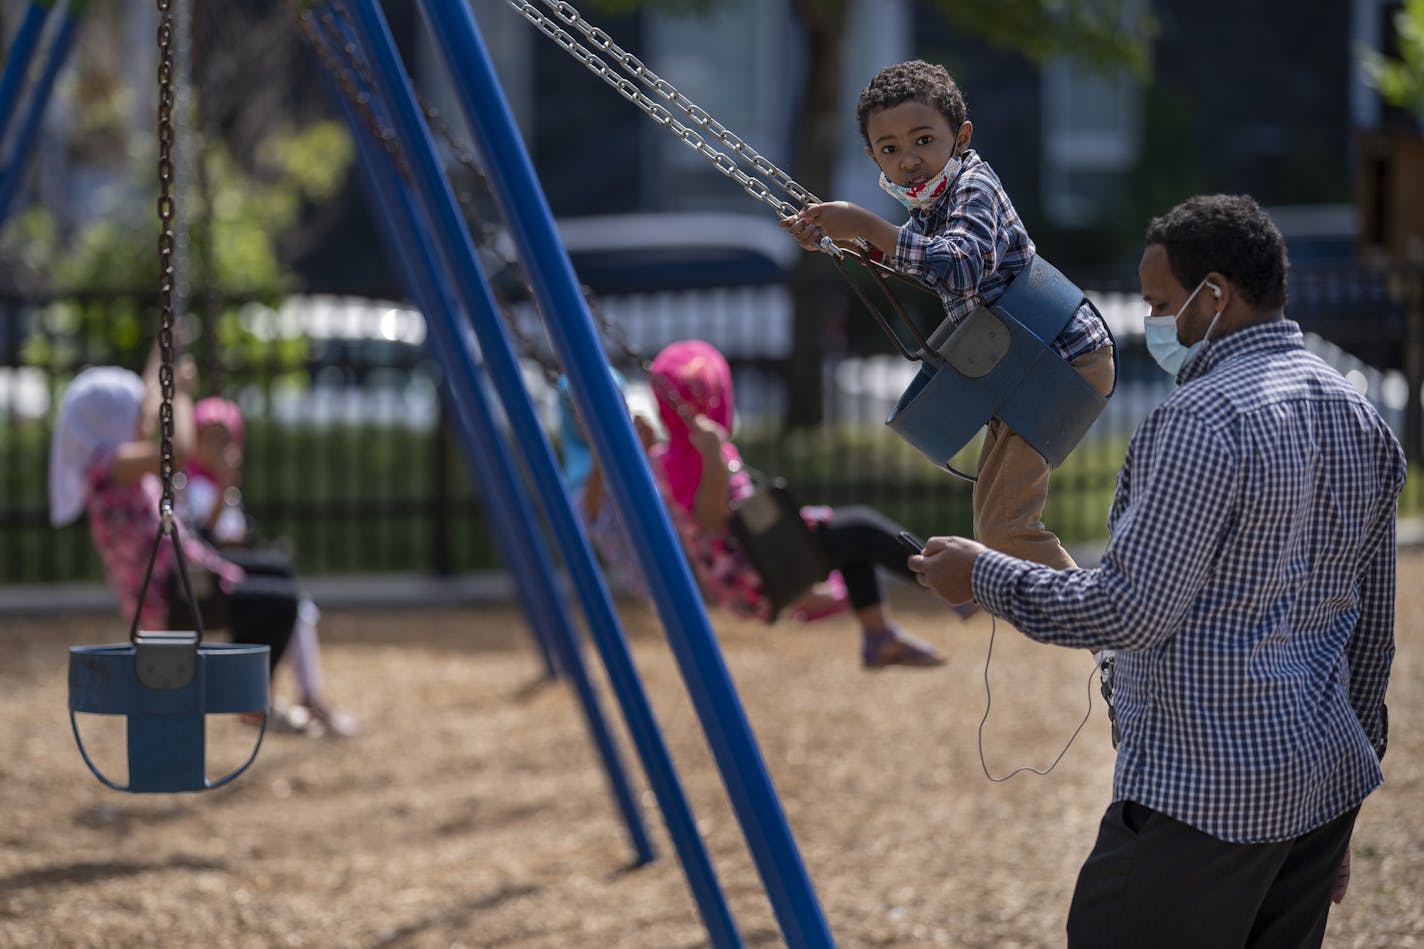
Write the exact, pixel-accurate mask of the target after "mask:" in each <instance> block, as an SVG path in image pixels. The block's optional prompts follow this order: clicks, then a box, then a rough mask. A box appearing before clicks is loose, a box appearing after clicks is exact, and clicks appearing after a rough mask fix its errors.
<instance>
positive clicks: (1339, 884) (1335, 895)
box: [1330, 847, 1350, 903]
mask: <svg viewBox="0 0 1424 949" xmlns="http://www.w3.org/2000/svg"><path fill="white" fill-rule="evenodd" d="M1349 886H1350V848H1349V847H1346V848H1345V859H1343V860H1341V861H1340V868H1339V869H1338V870H1336V871H1335V886H1334V888H1333V889H1331V891H1330V902H1332V903H1340V902H1343V901H1344V899H1345V890H1346V889H1348V888H1349Z"/></svg>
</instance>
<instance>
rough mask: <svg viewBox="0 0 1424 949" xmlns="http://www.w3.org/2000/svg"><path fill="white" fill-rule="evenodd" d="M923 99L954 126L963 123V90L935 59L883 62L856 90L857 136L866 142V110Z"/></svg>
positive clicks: (868, 111) (957, 126)
mask: <svg viewBox="0 0 1424 949" xmlns="http://www.w3.org/2000/svg"><path fill="white" fill-rule="evenodd" d="M911 101H914V102H923V103H924V104H925V105H927V106H929V107H930V108H932V109H935V110H937V111H938V112H939V113H940V114H941V115H943V116H944V117H945V119H946V120H947V121H948V122H949V124H950V127H951V128H954V129H958V128H959V126H961V125H962V124H964V119H965V116H966V113H967V109H966V108H965V105H964V93H963V92H960V91H959V85H958V83H956V82H955V81H954V77H952V76H950V74H949V70H947V69H945V68H944V67H943V66H940V65H938V64H937V63H927V62H925V61H924V60H923V59H912V60H909V61H907V62H903V63H895V64H894V65H893V66H886V67H885V68H884V69H882V70H880V71H879V72H878V73H876V74H875V75H874V77H872V78H871V80H870V85H868V86H866V87H865V88H864V89H863V90H861V93H860V99H859V100H858V101H857V102H856V104H855V117H856V119H857V120H858V121H859V122H860V136H861V138H864V139H865V143H866V144H867V145H869V144H870V136H869V135H868V134H867V132H866V130H865V127H866V123H867V122H868V121H869V120H870V113H872V112H875V111H877V110H879V109H888V108H890V107H891V106H897V105H899V104H900V103H902V102H911Z"/></svg>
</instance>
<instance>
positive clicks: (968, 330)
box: [885, 257, 1107, 474]
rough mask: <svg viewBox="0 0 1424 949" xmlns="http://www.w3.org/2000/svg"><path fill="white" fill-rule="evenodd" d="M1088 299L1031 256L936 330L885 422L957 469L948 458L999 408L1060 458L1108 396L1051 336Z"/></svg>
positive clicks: (1051, 456) (1050, 457) (1054, 459)
mask: <svg viewBox="0 0 1424 949" xmlns="http://www.w3.org/2000/svg"><path fill="white" fill-rule="evenodd" d="M1084 299H1085V297H1084V295H1083V291H1082V290H1080V289H1079V288H1078V287H1077V286H1076V285H1075V284H1073V283H1072V282H1071V281H1070V280H1068V278H1067V277H1065V276H1063V274H1062V273H1060V272H1059V271H1058V270H1057V268H1055V267H1053V265H1051V264H1049V263H1048V262H1047V261H1045V260H1043V259H1042V258H1039V257H1034V258H1032V259H1031V260H1030V261H1029V263H1028V265H1027V266H1026V267H1025V268H1024V269H1023V270H1022V271H1020V272H1019V274H1018V276H1016V277H1015V278H1014V280H1013V281H1012V282H1011V283H1010V284H1009V286H1008V287H1007V289H1005V291H1004V293H1003V295H1002V296H1000V297H999V299H997V300H996V301H994V303H993V304H991V305H989V306H981V307H979V308H978V309H976V310H975V311H974V312H972V313H970V314H969V316H968V317H967V318H965V320H964V321H963V322H962V323H960V325H959V326H957V327H955V328H954V330H953V331H952V332H951V331H949V330H948V329H947V323H946V324H941V326H940V328H939V329H938V330H936V332H935V333H934V334H932V335H931V336H930V338H929V340H928V342H929V344H930V347H931V349H932V350H933V351H932V352H930V353H926V354H923V364H922V365H921V367H920V371H919V373H917V374H916V376H915V378H914V379H913V380H912V381H911V382H910V385H909V386H908V387H906V389H905V391H904V392H903V393H901V395H900V399H899V401H898V402H896V404H895V408H894V409H893V410H892V411H891V413H890V417H889V418H888V419H886V422H885V424H887V425H889V426H890V427H891V428H892V429H894V430H895V432H896V433H897V434H899V435H900V436H901V437H902V438H904V439H905V440H906V441H908V442H909V443H910V444H912V445H914V446H915V447H916V448H918V449H919V450H920V451H921V452H923V453H924V454H925V456H926V457H928V458H929V459H930V460H931V461H933V462H934V463H935V464H936V465H938V466H939V467H941V468H945V469H947V470H949V471H951V472H954V469H953V468H950V466H949V461H950V459H951V458H953V457H954V456H955V455H956V454H957V453H958V452H959V451H960V450H961V449H963V448H964V446H965V445H967V444H969V442H970V440H971V439H973V438H974V436H975V435H976V434H978V432H979V430H980V429H981V428H983V427H984V424H985V423H986V422H987V421H988V420H989V419H990V418H992V417H997V418H999V419H1000V420H1002V421H1003V422H1004V424H1006V425H1008V426H1009V427H1010V428H1012V429H1013V430H1014V431H1015V432H1016V433H1017V434H1018V435H1020V436H1021V437H1022V438H1023V439H1024V441H1026V442H1028V443H1029V444H1030V445H1031V446H1033V448H1034V449H1035V450H1036V451H1037V452H1038V453H1039V454H1041V455H1042V456H1043V457H1044V458H1045V459H1046V460H1047V461H1048V463H1049V464H1050V465H1053V466H1054V467H1057V466H1058V465H1059V464H1061V463H1062V462H1063V460H1064V459H1065V458H1067V457H1068V454H1069V453H1070V452H1071V451H1072V450H1073V449H1074V448H1075V447H1076V446H1077V444H1078V442H1079V441H1080V440H1081V439H1082V438H1083V436H1084V435H1085V434H1087V432H1088V429H1089V428H1091V427H1092V425H1093V422H1094V421H1096V420H1097V417H1098V416H1099V415H1100V414H1102V411H1103V408H1104V407H1105V406H1106V405H1107V399H1106V398H1104V397H1103V396H1102V395H1101V394H1099V393H1098V391H1097V390H1096V389H1094V388H1093V386H1092V385H1091V384H1090V383H1089V382H1088V381H1087V380H1086V379H1084V378H1083V377H1082V375H1080V374H1079V373H1078V371H1077V370H1076V369H1074V368H1073V367H1072V366H1071V365H1069V364H1068V362H1067V361H1065V360H1064V359H1062V358H1061V357H1060V356H1059V355H1058V354H1057V353H1056V352H1054V351H1053V348H1052V346H1051V345H1050V344H1051V343H1052V342H1053V340H1054V339H1056V338H1057V336H1058V334H1059V333H1061V332H1062V331H1063V328H1064V327H1065V326H1066V325H1067V324H1068V321H1069V320H1070V319H1072V318H1073V314H1074V312H1075V311H1076V310H1077V309H1078V307H1079V305H1081V304H1082V303H1083V301H1084ZM954 473H956V474H958V472H954Z"/></svg>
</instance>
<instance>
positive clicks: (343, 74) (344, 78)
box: [288, 0, 411, 181]
mask: <svg viewBox="0 0 1424 949" xmlns="http://www.w3.org/2000/svg"><path fill="white" fill-rule="evenodd" d="M288 6H289V7H291V8H292V12H293V14H294V15H295V16H296V18H297V25H298V27H299V28H300V30H301V32H302V37H303V38H304V39H305V40H306V41H307V45H308V46H310V47H311V49H312V52H313V53H315V54H316V56H317V59H318V60H319V61H320V62H321V66H322V68H323V69H325V70H326V73H327V75H329V76H331V78H332V80H333V81H334V82H335V83H336V84H337V87H338V88H339V89H340V90H341V94H342V96H343V97H344V98H345V99H346V102H347V104H349V105H350V106H351V109H352V111H353V112H354V113H355V114H356V117H357V118H358V119H360V120H361V122H362V124H363V125H365V126H366V131H367V132H369V133H370V134H371V137H372V138H373V139H374V140H375V142H376V144H378V145H380V146H381V148H383V149H385V152H386V154H387V155H389V156H390V158H391V161H392V162H393V163H394V164H395V166H396V171H397V173H399V174H400V176H401V177H402V178H403V179H405V180H406V181H410V180H411V173H410V164H409V163H408V162H407V161H406V157H405V152H404V151H402V150H401V147H400V140H399V137H398V136H397V135H396V133H395V131H394V130H393V129H392V128H391V127H390V126H389V125H386V124H385V123H384V122H382V121H381V119H380V116H378V115H377V114H376V109H375V105H374V100H373V98H372V95H371V93H370V92H368V91H366V92H363V91H362V90H361V89H360V88H358V86H357V80H358V79H359V80H360V81H361V82H363V83H364V84H365V86H366V89H367V90H370V89H374V88H375V86H374V85H373V84H372V81H371V76H370V72H369V71H368V69H367V67H366V64H365V62H364V61H363V60H362V59H361V57H360V55H359V54H358V51H357V49H356V45H355V44H354V43H352V42H351V41H350V39H349V38H348V37H347V36H346V35H345V34H344V33H343V32H342V30H341V27H340V25H339V24H338V23H337V22H336V19H335V17H334V16H333V14H332V11H331V9H330V8H329V7H325V6H324V7H323V8H322V10H321V12H320V14H314V13H313V12H312V10H311V8H310V7H308V6H306V5H305V4H304V2H303V0H289V3H288ZM343 16H344V13H343ZM323 33H325V35H323ZM333 49H335V50H338V51H339V52H340V58H338V55H337V53H336V52H333Z"/></svg>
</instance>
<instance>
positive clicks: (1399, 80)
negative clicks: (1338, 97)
mask: <svg viewBox="0 0 1424 949" xmlns="http://www.w3.org/2000/svg"><path fill="white" fill-rule="evenodd" d="M1394 29H1395V32H1396V34H1397V35H1398V38H1399V56H1400V58H1399V59H1390V58H1389V57H1387V56H1384V55H1383V54H1381V53H1380V52H1379V51H1378V50H1373V49H1369V48H1364V49H1361V50H1360V56H1361V59H1362V60H1363V63H1364V68H1365V78H1366V80H1367V81H1368V82H1369V83H1370V84H1371V85H1373V86H1374V87H1375V88H1376V89H1378V90H1379V93H1380V95H1382V96H1383V97H1384V98H1385V101H1387V102H1388V103H1389V104H1390V105H1395V106H1399V107H1400V108H1402V109H1408V110H1409V111H1411V112H1413V113H1414V115H1415V116H1416V117H1417V118H1419V119H1421V120H1424V0H1405V3H1404V8H1403V9H1401V10H1400V11H1399V12H1398V13H1397V14H1395V17H1394Z"/></svg>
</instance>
